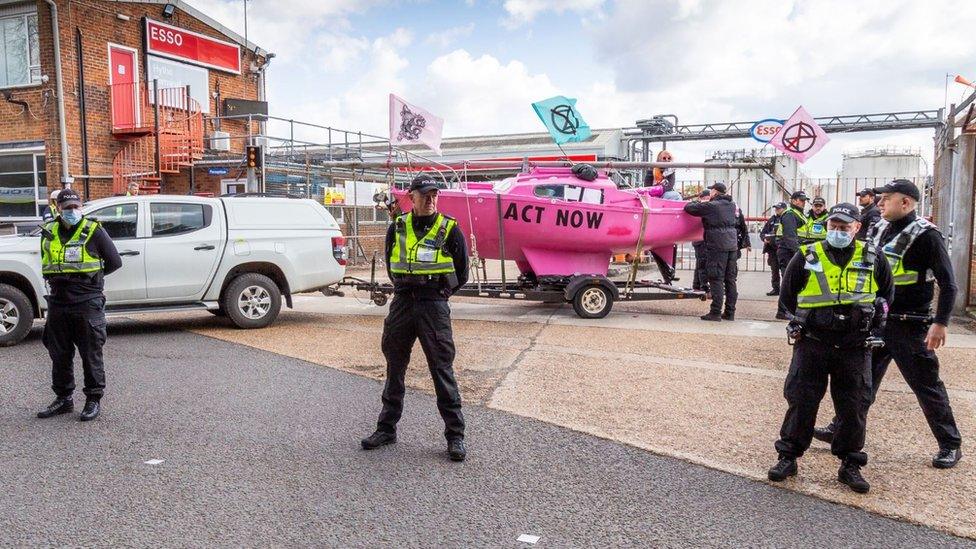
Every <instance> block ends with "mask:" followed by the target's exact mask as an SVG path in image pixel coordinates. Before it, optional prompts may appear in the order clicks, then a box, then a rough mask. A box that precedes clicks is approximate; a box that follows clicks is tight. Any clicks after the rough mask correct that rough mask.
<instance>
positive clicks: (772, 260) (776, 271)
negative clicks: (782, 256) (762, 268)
mask: <svg viewBox="0 0 976 549" xmlns="http://www.w3.org/2000/svg"><path fill="white" fill-rule="evenodd" d="M766 265H769V275H770V277H771V278H772V283H773V291H774V292H778V291H779V281H780V276H781V273H780V266H779V254H778V253H777V248H773V249H772V251H771V252H769V253H768V254H766ZM784 268H785V266H784Z"/></svg>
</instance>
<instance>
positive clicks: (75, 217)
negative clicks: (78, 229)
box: [61, 208, 81, 227]
mask: <svg viewBox="0 0 976 549" xmlns="http://www.w3.org/2000/svg"><path fill="white" fill-rule="evenodd" d="M61 219H63V220H64V222H65V223H67V224H68V225H70V226H72V227H73V226H75V225H77V224H78V222H79V221H81V210H79V209H77V208H72V209H70V210H65V211H63V212H61Z"/></svg>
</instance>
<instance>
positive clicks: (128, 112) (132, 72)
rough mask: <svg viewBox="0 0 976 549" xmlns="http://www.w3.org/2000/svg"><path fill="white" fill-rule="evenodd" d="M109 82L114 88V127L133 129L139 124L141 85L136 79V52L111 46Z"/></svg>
mask: <svg viewBox="0 0 976 549" xmlns="http://www.w3.org/2000/svg"><path fill="white" fill-rule="evenodd" d="M108 65H109V84H110V85H111V88H112V127H113V129H132V128H136V127H138V126H139V109H138V106H139V87H138V85H137V83H136V82H137V80H136V53H135V52H134V51H132V50H129V49H125V48H121V47H117V46H109V49H108Z"/></svg>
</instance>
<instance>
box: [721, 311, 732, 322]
mask: <svg viewBox="0 0 976 549" xmlns="http://www.w3.org/2000/svg"><path fill="white" fill-rule="evenodd" d="M722 320H735V311H725V312H724V313H722Z"/></svg>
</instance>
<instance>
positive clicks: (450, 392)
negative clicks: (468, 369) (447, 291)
mask: <svg viewBox="0 0 976 549" xmlns="http://www.w3.org/2000/svg"><path fill="white" fill-rule="evenodd" d="M418 339H419V340H420V347H421V349H423V351H424V356H426V357H427V367H428V368H429V369H430V377H431V378H432V379H433V380H434V392H435V393H436V394H437V410H438V411H439V412H440V414H441V417H442V418H443V419H444V436H445V437H447V439H448V440H451V439H455V438H464V416H463V415H462V414H461V393H460V392H459V391H458V386H457V381H456V380H455V379H454V367H453V365H454V354H455V351H454V335H453V333H452V332H451V308H450V306H449V305H448V304H447V301H422V300H417V299H415V298H414V297H412V296H410V295H403V294H396V295H395V296H394V297H393V301H392V302H391V303H390V314H389V315H387V317H386V321H385V322H384V323H383V342H382V347H383V356H385V357H386V385H385V386H384V387H383V411H382V412H380V418H379V421H378V422H377V426H376V428H377V430H379V431H384V432H387V433H394V432H396V425H397V422H399V421H400V416H401V415H402V414H403V395H404V392H405V391H406V386H405V385H404V377H405V376H406V373H407V365H408V364H409V363H410V352H411V350H412V349H413V344H414V342H415V341H416V340H418Z"/></svg>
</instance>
